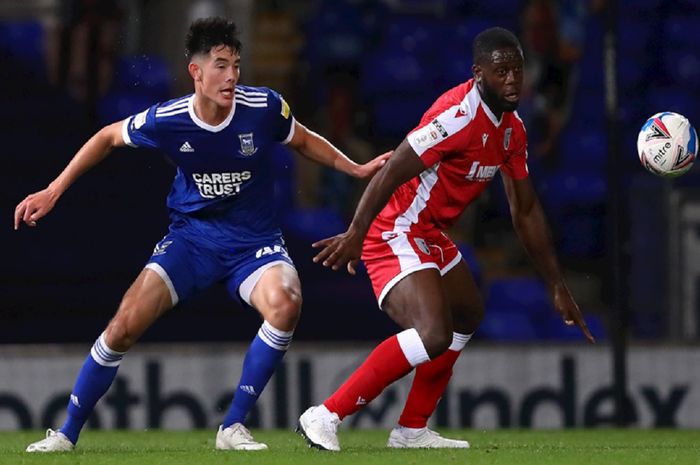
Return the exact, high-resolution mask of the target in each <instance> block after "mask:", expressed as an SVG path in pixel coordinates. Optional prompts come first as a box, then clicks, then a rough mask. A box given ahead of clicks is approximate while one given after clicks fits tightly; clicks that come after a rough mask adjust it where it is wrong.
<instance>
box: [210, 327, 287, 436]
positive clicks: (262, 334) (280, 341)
mask: <svg viewBox="0 0 700 465" xmlns="http://www.w3.org/2000/svg"><path fill="white" fill-rule="evenodd" d="M292 334H294V331H280V330H279V329H276V328H274V327H273V326H272V325H271V324H270V323H268V322H267V321H265V322H263V324H262V326H261V327H260V330H259V331H258V335H257V336H255V339H253V342H252V343H251V344H250V348H249V349H248V353H247V354H246V356H245V359H244V360H243V372H242V373H241V379H240V381H239V382H238V388H237V389H236V392H235V394H234V396H233V403H232V404H231V407H230V408H229V411H228V413H227V414H226V417H225V418H224V423H223V427H224V428H228V427H229V426H231V425H233V424H234V423H243V422H244V420H245V417H246V416H247V415H248V412H250V410H251V409H252V408H253V406H254V405H255V402H256V401H257V400H258V396H259V395H260V394H261V393H262V391H263V389H265V386H266V385H267V382H268V381H270V378H272V375H273V373H274V372H275V368H277V365H279V363H280V362H281V361H282V357H284V354H285V353H286V352H287V348H288V347H289V343H290V342H291V341H292Z"/></svg>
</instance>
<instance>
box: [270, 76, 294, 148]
mask: <svg viewBox="0 0 700 465" xmlns="http://www.w3.org/2000/svg"><path fill="white" fill-rule="evenodd" d="M270 108H271V110H272V112H271V113H272V114H271V119H272V121H271V125H272V136H273V138H274V139H275V140H276V141H277V142H281V143H283V144H287V143H289V141H290V140H292V137H294V115H292V110H291V109H290V108H289V104H287V102H286V101H285V100H284V98H283V97H282V96H281V95H280V94H278V93H277V92H275V91H274V90H272V89H270Z"/></svg>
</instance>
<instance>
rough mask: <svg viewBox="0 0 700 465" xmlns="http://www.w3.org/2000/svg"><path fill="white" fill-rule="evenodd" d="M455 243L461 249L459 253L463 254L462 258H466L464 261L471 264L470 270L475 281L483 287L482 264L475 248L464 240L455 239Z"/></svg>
mask: <svg viewBox="0 0 700 465" xmlns="http://www.w3.org/2000/svg"><path fill="white" fill-rule="evenodd" d="M455 245H456V246H457V248H458V249H459V253H461V254H462V258H463V259H464V261H465V262H467V265H469V270H470V271H471V272H472V276H473V277H474V282H475V283H476V285H477V286H478V287H479V288H481V287H482V286H483V283H482V273H481V264H480V263H479V260H477V258H476V254H475V253H474V249H473V248H472V246H470V245H469V244H467V243H466V242H462V241H455Z"/></svg>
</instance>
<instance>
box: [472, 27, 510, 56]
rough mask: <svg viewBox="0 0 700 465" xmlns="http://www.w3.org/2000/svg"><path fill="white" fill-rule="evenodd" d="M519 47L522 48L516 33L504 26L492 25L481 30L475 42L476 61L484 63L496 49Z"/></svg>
mask: <svg viewBox="0 0 700 465" xmlns="http://www.w3.org/2000/svg"><path fill="white" fill-rule="evenodd" d="M503 48H517V49H520V50H522V47H521V46H520V41H519V40H518V38H517V37H515V34H513V33H512V32H510V31H509V30H508V29H504V28H502V27H492V28H490V29H486V30H484V31H482V32H480V33H479V34H478V35H477V36H476V37H475V38H474V43H473V53H474V62H475V63H483V62H484V60H487V61H488V59H489V58H490V57H491V53H492V52H493V51H494V50H499V49H503Z"/></svg>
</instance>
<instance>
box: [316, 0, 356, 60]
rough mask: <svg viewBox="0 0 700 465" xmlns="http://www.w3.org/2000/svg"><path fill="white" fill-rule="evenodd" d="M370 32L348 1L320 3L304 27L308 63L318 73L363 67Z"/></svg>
mask: <svg viewBox="0 0 700 465" xmlns="http://www.w3.org/2000/svg"><path fill="white" fill-rule="evenodd" d="M366 29H367V28H366V25H365V23H364V22H363V18H362V16H361V14H360V11H359V10H358V9H357V8H356V7H355V6H354V5H351V4H350V3H348V2H347V1H344V0H340V1H334V2H319V8H318V9H317V10H316V11H315V12H313V13H312V16H311V18H310V19H309V21H307V23H306V24H305V25H304V30H305V33H306V46H305V49H304V55H305V57H306V60H307V61H308V63H309V65H310V66H311V67H312V68H313V69H315V70H317V72H323V71H324V70H325V69H327V68H329V67H334V66H345V65H356V64H359V63H360V61H361V57H362V53H363V50H364V48H365V37H366V36H367V32H368V31H367V30H366Z"/></svg>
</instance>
